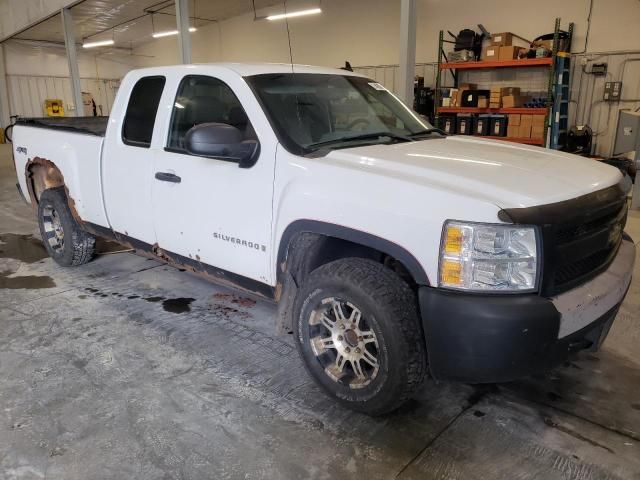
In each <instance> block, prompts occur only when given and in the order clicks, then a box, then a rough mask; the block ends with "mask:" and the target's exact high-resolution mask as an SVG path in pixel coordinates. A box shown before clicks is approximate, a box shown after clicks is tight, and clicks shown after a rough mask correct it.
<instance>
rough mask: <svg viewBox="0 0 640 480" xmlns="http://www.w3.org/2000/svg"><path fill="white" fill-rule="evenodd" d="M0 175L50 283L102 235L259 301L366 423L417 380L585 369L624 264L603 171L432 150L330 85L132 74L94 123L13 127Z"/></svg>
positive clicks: (390, 112) (614, 176)
mask: <svg viewBox="0 0 640 480" xmlns="http://www.w3.org/2000/svg"><path fill="white" fill-rule="evenodd" d="M14 159H15V165H16V169H17V172H18V182H19V183H18V187H19V189H20V190H21V192H24V196H25V197H26V200H27V201H28V202H30V203H31V204H32V205H33V206H34V209H36V210H37V215H38V220H39V222H40V229H41V233H42V237H43V239H44V241H45V245H46V247H47V249H48V251H49V254H50V255H51V256H52V257H53V258H54V259H55V260H56V261H57V262H58V263H59V264H61V265H79V264H81V263H85V262H87V261H89V260H90V259H91V256H92V253H93V246H94V241H95V236H96V235H98V236H102V237H108V238H113V239H116V240H117V241H119V242H121V243H124V244H128V245H131V246H132V247H133V248H135V249H136V250H139V251H145V252H147V253H151V254H153V255H155V256H157V257H158V258H160V259H162V260H165V261H167V262H169V263H171V264H175V265H182V266H184V267H186V268H188V269H191V270H193V271H198V272H201V273H204V274H206V275H207V276H209V277H211V278H212V279H214V280H217V281H219V282H223V283H224V284H226V285H234V286H237V287H239V288H242V289H244V290H246V291H250V292H253V293H255V294H259V295H262V296H264V297H268V298H271V299H273V300H275V301H276V302H278V303H279V307H278V315H277V320H276V322H277V327H278V328H279V330H280V331H289V332H291V331H293V332H294V337H295V341H296V343H297V346H298V349H299V352H300V355H301V358H302V361H303V362H304V365H305V366H306V368H307V370H308V372H309V373H310V375H311V376H312V377H313V378H314V379H315V381H317V383H318V384H319V385H320V386H321V387H323V389H324V390H326V391H327V392H328V393H329V394H330V395H332V396H334V397H335V398H337V399H338V400H340V401H341V402H343V403H344V404H346V405H347V406H349V407H350V408H353V409H356V410H359V411H362V412H366V413H369V414H382V413H385V412H388V411H391V410H393V409H394V408H396V407H397V406H398V405H400V404H401V403H402V402H403V401H404V400H406V399H407V398H408V397H409V396H410V395H411V394H412V392H414V391H415V390H416V389H417V388H418V387H419V386H420V385H421V383H422V381H423V379H424V377H425V375H426V374H427V373H429V374H430V375H432V376H433V377H434V378H436V379H442V380H457V381H463V382H470V383H482V382H501V381H509V380H512V379H515V378H518V377H522V376H526V375H529V374H531V373H534V372H539V371H542V370H545V369H549V368H551V367H553V366H554V365H556V364H558V363H559V362H562V361H563V360H565V359H566V358H567V356H568V355H569V354H570V353H572V352H575V351H578V350H582V349H588V348H591V349H596V348H598V347H599V346H600V344H601V342H602V341H603V340H604V338H605V337H606V335H607V333H608V331H609V328H610V326H611V324H612V322H613V320H614V318H615V316H616V313H617V311H618V308H619V306H620V304H621V302H622V300H623V298H624V296H625V294H626V291H627V289H628V287H629V284H630V282H631V273H632V271H633V264H634V260H635V247H634V244H633V242H632V241H631V239H630V238H629V236H628V235H627V234H626V233H624V231H623V229H624V226H625V222H626V217H627V202H626V193H627V190H628V186H627V183H625V179H623V177H622V175H621V174H620V172H619V171H618V170H617V169H615V168H612V167H609V166H606V165H601V164H599V163H598V162H595V161H591V160H588V159H584V158H581V157H577V156H573V155H568V154H564V153H560V152H557V151H552V150H546V149H542V148H538V147H527V146H523V145H517V144H512V143H506V142H500V141H495V140H487V139H482V138H474V137H468V136H445V135H443V134H442V133H441V132H439V131H438V130H437V129H434V128H433V127H431V125H429V124H428V123H427V122H426V121H425V120H423V119H422V118H421V117H419V116H418V115H416V114H415V113H414V112H413V111H412V110H411V109H410V108H408V107H406V106H405V105H404V104H402V103H401V102H400V101H399V100H398V99H397V98H396V97H395V96H394V95H393V94H392V93H390V92H389V91H388V90H386V89H385V88H384V87H383V86H381V85H380V84H378V83H376V82H374V81H372V80H370V79H368V78H365V77H363V76H361V75H358V74H355V73H351V72H347V71H342V70H334V69H326V68H315V67H308V66H292V65H270V64H210V65H189V66H176V67H162V68H151V69H143V70H136V71H133V72H131V73H129V74H128V75H127V76H126V77H125V78H124V80H123V81H122V85H121V87H120V90H119V92H118V96H117V99H116V102H115V104H114V106H113V111H112V114H111V116H110V117H109V118H108V119H83V118H76V119H72V118H69V119H59V120H51V119H49V120H45V119H31V120H24V121H22V122H20V123H19V124H18V125H17V126H16V127H15V129H14Z"/></svg>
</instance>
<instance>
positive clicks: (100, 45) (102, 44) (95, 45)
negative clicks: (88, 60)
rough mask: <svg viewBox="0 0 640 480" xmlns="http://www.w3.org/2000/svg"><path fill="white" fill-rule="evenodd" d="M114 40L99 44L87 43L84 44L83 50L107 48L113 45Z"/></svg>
mask: <svg viewBox="0 0 640 480" xmlns="http://www.w3.org/2000/svg"><path fill="white" fill-rule="evenodd" d="M113 44H114V41H113V40H100V41H97V42H87V43H83V44H82V48H93V47H106V46H107V45H113Z"/></svg>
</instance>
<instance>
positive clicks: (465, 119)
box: [456, 113, 474, 135]
mask: <svg viewBox="0 0 640 480" xmlns="http://www.w3.org/2000/svg"><path fill="white" fill-rule="evenodd" d="M456 120H457V121H456V130H457V133H458V135H473V124H474V117H473V115H471V114H470V113H459V114H458V118H457V119H456Z"/></svg>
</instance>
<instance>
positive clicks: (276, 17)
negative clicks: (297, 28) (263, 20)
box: [267, 8, 322, 20]
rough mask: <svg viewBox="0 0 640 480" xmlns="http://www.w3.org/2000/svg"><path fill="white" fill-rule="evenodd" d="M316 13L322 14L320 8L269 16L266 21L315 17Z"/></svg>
mask: <svg viewBox="0 0 640 480" xmlns="http://www.w3.org/2000/svg"><path fill="white" fill-rule="evenodd" d="M316 13H322V10H321V9H320V8H312V9H310V10H299V11H297V12H289V13H281V14H279V15H269V16H268V17H267V20H282V19H283V18H292V17H302V16H304V15H315V14H316Z"/></svg>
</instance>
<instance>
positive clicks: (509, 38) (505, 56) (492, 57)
mask: <svg viewBox="0 0 640 480" xmlns="http://www.w3.org/2000/svg"><path fill="white" fill-rule="evenodd" d="M514 38H518V37H516V36H515V35H514V34H513V33H511V32H504V33H494V34H493V35H491V44H490V45H489V46H487V47H485V48H484V49H483V50H482V60H485V61H496V60H497V61H501V62H503V61H507V60H515V59H517V58H519V57H520V54H521V53H522V52H525V51H526V50H527V48H524V47H517V46H515V45H513V39H514Z"/></svg>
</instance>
